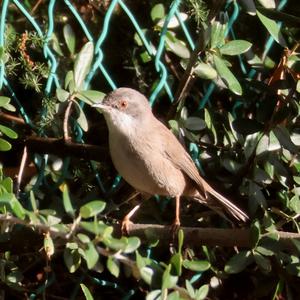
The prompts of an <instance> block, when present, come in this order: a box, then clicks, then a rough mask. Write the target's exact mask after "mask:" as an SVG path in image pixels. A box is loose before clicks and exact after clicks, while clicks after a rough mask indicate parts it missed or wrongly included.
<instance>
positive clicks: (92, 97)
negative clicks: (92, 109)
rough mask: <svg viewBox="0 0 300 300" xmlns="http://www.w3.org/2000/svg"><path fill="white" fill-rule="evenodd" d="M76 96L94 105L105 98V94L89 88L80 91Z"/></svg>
mask: <svg viewBox="0 0 300 300" xmlns="http://www.w3.org/2000/svg"><path fill="white" fill-rule="evenodd" d="M76 97H77V98H78V99H80V100H81V101H83V102H85V103H87V104H89V105H93V104H95V103H99V102H101V101H102V100H103V99H104V97H105V94H104V93H102V92H99V91H94V90H87V91H80V92H78V93H77V94H76Z"/></svg>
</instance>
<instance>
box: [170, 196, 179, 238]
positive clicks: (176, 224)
mask: <svg viewBox="0 0 300 300" xmlns="http://www.w3.org/2000/svg"><path fill="white" fill-rule="evenodd" d="M175 200H176V209H175V220H174V222H173V224H172V232H173V235H175V233H177V231H178V229H179V227H180V196H179V195H177V196H176V198H175Z"/></svg>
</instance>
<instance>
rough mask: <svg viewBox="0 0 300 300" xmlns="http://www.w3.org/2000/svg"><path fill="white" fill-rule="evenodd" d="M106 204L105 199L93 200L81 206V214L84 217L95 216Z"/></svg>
mask: <svg viewBox="0 0 300 300" xmlns="http://www.w3.org/2000/svg"><path fill="white" fill-rule="evenodd" d="M105 205H106V203H105V202H103V201H99V200H95V201H91V202H89V203H87V204H85V205H83V206H82V207H81V208H80V215H81V217H82V218H90V217H94V216H96V215H97V214H99V213H101V212H102V211H103V210H104V208H105Z"/></svg>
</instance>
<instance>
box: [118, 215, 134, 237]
mask: <svg viewBox="0 0 300 300" xmlns="http://www.w3.org/2000/svg"><path fill="white" fill-rule="evenodd" d="M131 224H133V222H131V221H130V219H129V218H128V217H127V216H125V218H124V219H123V220H122V223H121V232H122V235H129V229H130V225H131Z"/></svg>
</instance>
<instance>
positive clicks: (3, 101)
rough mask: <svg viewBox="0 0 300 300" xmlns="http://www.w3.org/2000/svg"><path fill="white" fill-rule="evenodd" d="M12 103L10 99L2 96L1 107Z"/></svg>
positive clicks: (0, 97) (0, 99)
mask: <svg viewBox="0 0 300 300" xmlns="http://www.w3.org/2000/svg"><path fill="white" fill-rule="evenodd" d="M9 102H10V98H8V97H5V96H0V107H3V106H5V105H7V104H8V103H9Z"/></svg>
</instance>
